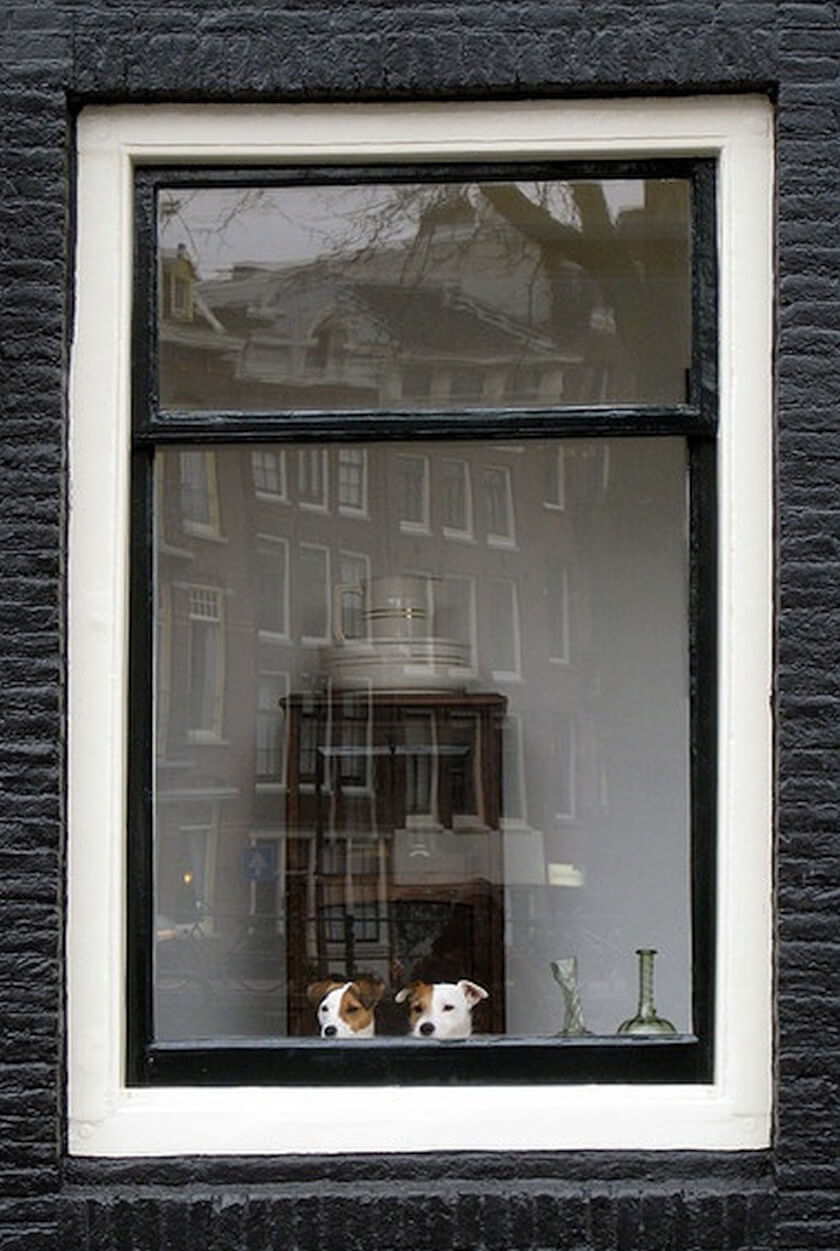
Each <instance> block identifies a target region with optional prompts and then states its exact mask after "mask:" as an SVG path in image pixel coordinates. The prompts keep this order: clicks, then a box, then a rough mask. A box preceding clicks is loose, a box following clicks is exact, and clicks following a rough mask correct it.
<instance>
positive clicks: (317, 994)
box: [306, 977, 342, 1003]
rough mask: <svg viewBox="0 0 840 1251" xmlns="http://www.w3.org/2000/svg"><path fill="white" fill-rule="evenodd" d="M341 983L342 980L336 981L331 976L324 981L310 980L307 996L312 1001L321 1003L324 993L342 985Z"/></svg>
mask: <svg viewBox="0 0 840 1251" xmlns="http://www.w3.org/2000/svg"><path fill="white" fill-rule="evenodd" d="M341 984H342V983H341V982H336V981H334V980H333V979H332V978H331V977H328V978H327V979H326V980H325V981H323V982H310V984H309V985H308V986H307V988H306V998H307V999H308V1000H309V1002H310V1003H320V1002H321V1000H322V999H323V998H324V995H326V994H328V993H329V992H330V991H331V990H335V988H336V986H341Z"/></svg>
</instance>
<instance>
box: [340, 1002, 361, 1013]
mask: <svg viewBox="0 0 840 1251" xmlns="http://www.w3.org/2000/svg"><path fill="white" fill-rule="evenodd" d="M344 1011H345V1012H346V1013H347V1015H348V1016H349V1015H350V1013H351V1012H358V1011H359V1005H358V1004H357V1003H348V1005H347V1007H346V1008H345V1009H344Z"/></svg>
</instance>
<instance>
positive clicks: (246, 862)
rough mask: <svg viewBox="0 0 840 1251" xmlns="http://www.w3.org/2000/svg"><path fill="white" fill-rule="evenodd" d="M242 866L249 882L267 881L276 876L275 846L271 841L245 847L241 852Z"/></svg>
mask: <svg viewBox="0 0 840 1251" xmlns="http://www.w3.org/2000/svg"><path fill="white" fill-rule="evenodd" d="M242 867H243V869H244V870H245V876H246V878H247V879H248V881H249V882H269V881H271V879H272V878H274V877H276V876H277V848H276V847H275V846H274V844H273V843H261V844H260V845H259V846H252V847H247V848H246V849H245V851H244V852H243V853H242Z"/></svg>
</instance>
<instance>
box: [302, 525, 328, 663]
mask: <svg viewBox="0 0 840 1251" xmlns="http://www.w3.org/2000/svg"><path fill="white" fill-rule="evenodd" d="M329 577H330V554H329V550H328V549H327V548H326V547H322V546H321V545H320V544H317V543H301V545H300V547H299V549H298V571H297V580H296V582H295V593H296V598H297V605H298V613H299V620H300V633H301V641H302V642H303V643H326V642H327V633H328V630H329V621H330V585H329Z"/></svg>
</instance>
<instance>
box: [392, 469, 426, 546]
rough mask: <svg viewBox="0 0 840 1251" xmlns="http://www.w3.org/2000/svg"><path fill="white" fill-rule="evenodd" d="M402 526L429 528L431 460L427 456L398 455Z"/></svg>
mask: <svg viewBox="0 0 840 1251" xmlns="http://www.w3.org/2000/svg"><path fill="white" fill-rule="evenodd" d="M397 486H398V490H399V510H400V527H401V529H403V530H428V529H429V462H428V459H427V458H426V457H425V456H398V458H397Z"/></svg>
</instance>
